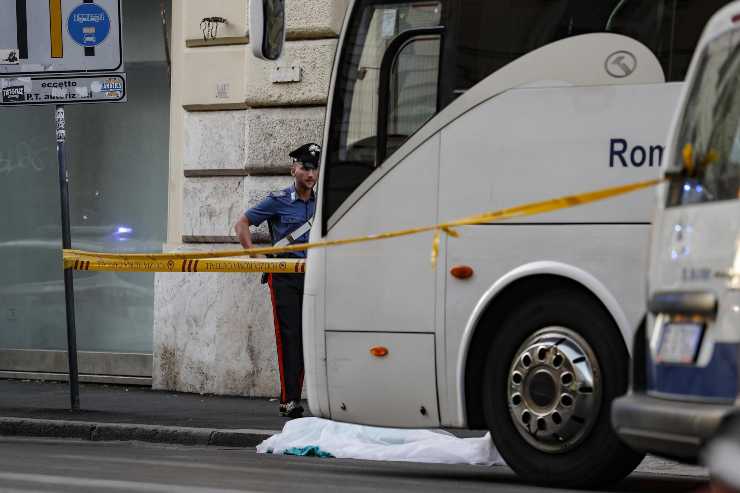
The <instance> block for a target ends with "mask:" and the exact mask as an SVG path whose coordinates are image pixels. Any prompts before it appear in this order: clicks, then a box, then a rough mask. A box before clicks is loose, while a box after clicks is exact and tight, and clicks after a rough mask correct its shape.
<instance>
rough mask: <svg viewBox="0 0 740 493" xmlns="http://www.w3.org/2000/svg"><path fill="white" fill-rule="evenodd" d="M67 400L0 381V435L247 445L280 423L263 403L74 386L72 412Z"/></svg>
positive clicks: (58, 392) (59, 391) (65, 395)
mask: <svg viewBox="0 0 740 493" xmlns="http://www.w3.org/2000/svg"><path fill="white" fill-rule="evenodd" d="M69 403H70V400H69V386H68V385H67V384H66V383H60V382H39V381H20V380H0V436H2V435H5V436H35V437H61V438H78V439H83V440H141V441H149V442H161V443H179V444H186V445H219V446H236V447H253V446H256V445H257V444H258V443H260V442H261V441H262V440H264V439H266V438H267V437H269V436H270V435H272V434H274V433H277V432H279V431H280V430H281V429H282V428H283V425H284V424H285V422H286V421H287V419H286V418H281V417H280V416H279V415H278V409H277V408H278V403H277V402H276V401H273V402H270V400H269V399H253V398H247V397H225V396H212V395H198V394H186V393H180V392H167V391H156V390H151V389H149V388H146V387H133V386H131V387H129V386H119V385H99V384H80V410H79V411H71V410H70V405H69ZM304 408H306V409H307V406H306V405H305V403H304Z"/></svg>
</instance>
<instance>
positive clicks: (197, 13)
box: [152, 0, 346, 396]
mask: <svg viewBox="0 0 740 493" xmlns="http://www.w3.org/2000/svg"><path fill="white" fill-rule="evenodd" d="M247 1H248V0H209V1H208V2H204V1H202V0H184V1H182V2H173V40H172V48H173V49H172V52H173V53H172V61H173V71H172V75H173V79H172V85H173V86H172V117H171V136H170V188H169V212H168V244H167V245H166V246H165V249H166V250H168V251H172V250H177V251H191V250H192V251H203V250H208V249H214V250H215V249H227V248H238V242H237V239H236V237H235V236H234V232H233V228H232V227H233V224H234V223H235V222H236V220H237V219H238V218H239V215H240V214H241V213H242V212H243V211H244V209H245V208H246V207H249V206H251V205H254V204H255V203H256V202H258V201H259V200H261V199H262V198H263V197H264V196H265V195H266V194H267V193H268V192H269V191H271V190H275V189H279V188H282V187H285V186H287V185H288V184H289V183H290V176H289V174H288V166H289V162H290V160H289V158H288V155H287V153H288V151H289V150H291V149H293V148H295V147H297V146H298V145H300V144H303V143H305V142H308V141H314V142H321V136H322V132H323V122H324V113H325V105H326V99H327V93H328V88H329V80H330V74H331V66H332V63H333V58H334V51H335V49H336V44H337V37H338V34H339V30H340V27H341V23H342V21H343V18H344V12H345V9H346V0H301V1H300V2H295V1H292V2H288V11H287V22H288V26H287V27H288V31H287V39H288V41H287V42H286V46H285V53H284V56H283V57H282V59H281V60H279V61H277V62H264V61H261V60H258V59H256V58H255V57H253V56H252V54H251V51H250V47H249V44H248V43H249V38H248V32H247V26H248V19H247V16H248V5H247ZM214 16H219V17H224V18H226V20H227V22H226V24H223V25H219V28H218V35H217V37H216V39H210V38H209V39H207V40H204V39H203V33H202V32H201V20H202V19H203V18H204V17H214ZM296 66H297V67H300V69H299V70H300V81H295V82H289V83H284V82H282V83H275V82H272V80H273V79H274V77H273V74H274V71H275V70H277V69H278V67H281V68H285V67H296ZM255 238H256V239H257V240H258V241H263V242H264V241H267V232H266V228H264V227H263V228H261V229H260V230H259V231H257V232H256V234H255ZM154 311H155V321H154V349H153V352H154V354H153V375H152V382H153V387H154V388H157V389H168V390H178V391H185V392H199V393H214V394H233V395H248V396H276V395H278V393H279V383H278V382H279V379H278V374H277V362H276V355H275V351H276V350H275V332H274V326H273V321H272V308H271V306H270V303H269V293H268V290H267V288H266V286H264V285H261V284H259V275H254V274H204V273H199V274H170V273H165V274H158V275H157V277H156V281H155V304H154Z"/></svg>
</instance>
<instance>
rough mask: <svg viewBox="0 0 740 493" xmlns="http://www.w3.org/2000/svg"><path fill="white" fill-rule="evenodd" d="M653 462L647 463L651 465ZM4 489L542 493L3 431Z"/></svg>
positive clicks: (353, 466)
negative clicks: (22, 435)
mask: <svg viewBox="0 0 740 493" xmlns="http://www.w3.org/2000/svg"><path fill="white" fill-rule="evenodd" d="M641 469H642V470H643V471H644V472H636V473H634V474H633V475H632V476H630V477H629V478H628V479H627V480H625V481H624V482H623V483H621V484H619V485H617V486H615V487H612V488H607V489H599V490H594V491H631V492H651V493H659V492H672V493H675V492H681V491H697V490H698V489H699V488H701V487H702V486H703V485H704V484H705V483H704V481H705V477H704V475H703V471H702V470H701V469H699V468H693V467H684V466H676V465H674V464H671V463H666V462H662V461H657V460H653V461H652V462H649V463H647V464H643V466H641ZM646 469H647V471H645V470H646ZM0 491H3V492H41V491H44V492H46V491H54V492H57V491H60V492H66V491H70V492H71V491H74V492H93V491H95V492H99V491H112V492H117V491H127V492H146V493H148V492H154V493H160V492H171V491H182V492H186V493H191V492H192V493H200V492H215V493H223V492H232V491H249V492H280V493H309V492H326V491H337V492H339V491H341V492H372V493H378V492H379V491H384V492H385V491H389V492H402V491H403V492H413V491H419V492H424V493H428V492H434V491H445V492H447V491H456V492H457V491H460V492H475V491H481V492H486V493H490V492H515V493H516V492H540V491H543V492H544V491H549V492H554V491H563V490H553V489H548V488H538V487H534V486H531V485H527V484H525V483H524V482H522V481H521V480H520V479H518V478H517V477H516V476H515V475H514V474H513V473H512V472H511V471H510V470H509V469H508V468H506V467H476V466H450V465H434V464H410V463H400V462H395V463H391V462H371V461H359V460H337V459H315V458H304V457H300V458H299V457H286V456H270V455H261V454H257V453H255V451H254V449H227V448H215V447H185V446H163V445H154V444H144V443H137V442H86V441H73V440H61V439H28V438H5V437H0Z"/></svg>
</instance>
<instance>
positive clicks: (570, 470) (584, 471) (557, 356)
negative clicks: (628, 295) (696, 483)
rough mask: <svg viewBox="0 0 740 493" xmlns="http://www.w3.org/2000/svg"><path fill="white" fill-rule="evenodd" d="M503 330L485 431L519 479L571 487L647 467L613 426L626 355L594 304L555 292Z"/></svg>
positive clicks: (493, 356)
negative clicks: (639, 467) (638, 466)
mask: <svg viewBox="0 0 740 493" xmlns="http://www.w3.org/2000/svg"><path fill="white" fill-rule="evenodd" d="M492 329H496V330H497V333H496V335H495V337H494V338H493V341H492V343H491V348H490V350H489V352H488V357H487V360H486V364H485V374H484V376H483V389H482V395H483V405H484V413H485V418H486V422H487V424H488V428H489V430H490V431H491V436H492V437H493V440H494V443H495V444H496V448H497V449H498V450H499V452H500V453H501V456H502V457H503V458H504V460H505V461H506V463H507V464H508V465H509V466H510V467H511V468H512V469H513V470H514V471H515V472H516V473H517V474H518V475H520V476H521V477H522V478H524V479H525V480H527V481H532V482H535V483H547V484H550V485H557V486H567V487H587V486H592V485H597V484H598V485H604V484H605V483H611V482H615V481H619V480H620V479H622V478H624V477H625V476H626V475H628V474H629V473H630V472H632V471H633V470H634V468H635V467H637V465H638V464H639V463H640V461H641V460H642V459H643V457H644V455H643V454H638V453H636V452H634V451H633V450H632V449H630V448H629V447H627V446H626V445H624V444H623V443H622V442H620V441H619V439H618V437H617V435H616V433H615V432H614V431H613V429H612V427H611V420H610V414H611V403H612V400H614V398H616V397H618V396H620V395H622V394H624V393H625V392H626V390H627V383H628V378H629V377H628V374H629V355H628V353H627V350H626V348H625V345H624V342H623V340H622V337H621V334H620V332H619V329H618V328H617V326H616V324H615V323H614V321H613V320H612V318H611V316H610V315H609V313H608V312H606V310H605V309H604V308H603V307H602V306H601V305H600V304H599V303H598V302H597V301H595V300H594V299H593V298H592V297H591V296H589V295H588V294H586V293H582V292H578V291H572V290H565V289H562V290H556V291H551V292H549V293H546V294H543V295H540V296H538V297H537V298H533V299H530V300H527V301H526V302H524V303H522V304H521V305H520V306H519V307H517V308H515V309H514V311H513V312H512V313H511V314H510V315H509V316H508V317H507V318H506V319H505V321H504V322H503V323H502V324H501V326H500V327H498V328H492Z"/></svg>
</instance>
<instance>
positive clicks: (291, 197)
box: [234, 143, 321, 418]
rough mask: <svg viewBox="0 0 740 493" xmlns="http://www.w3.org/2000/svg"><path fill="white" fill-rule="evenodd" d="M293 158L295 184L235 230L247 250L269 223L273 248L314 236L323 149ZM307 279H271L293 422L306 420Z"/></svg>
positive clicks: (301, 151)
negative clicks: (262, 226) (256, 228)
mask: <svg viewBox="0 0 740 493" xmlns="http://www.w3.org/2000/svg"><path fill="white" fill-rule="evenodd" d="M289 156H290V157H291V158H292V159H293V164H292V165H291V168H290V174H291V175H292V176H293V184H292V185H291V186H289V187H288V188H285V189H283V190H278V191H275V192H272V193H270V194H269V195H268V196H267V198H265V199H264V200H263V201H262V202H260V203H259V204H257V205H256V206H254V207H252V208H250V209H247V211H246V212H245V213H244V215H243V216H242V217H241V218H240V219H239V221H238V222H237V223H236V225H235V226H234V229H235V230H236V233H237V235H238V236H239V241H240V243H241V244H242V246H243V247H244V248H252V235H251V233H250V231H249V226H259V225H260V224H262V223H263V222H264V221H267V222H268V225H269V227H270V236H271V238H272V243H273V245H276V246H283V245H289V244H294V243H307V242H308V233H309V231H310V229H311V221H312V220H313V215H314V211H315V210H316V196H315V194H314V191H313V187H314V185H316V180H317V179H318V174H319V159H320V157H321V147H320V146H319V145H318V144H314V143H309V144H305V145H302V146H301V147H299V148H298V149H296V150H294V151H293V152H291V153H290V154H289ZM279 256H280V257H289V258H305V257H306V252H305V251H300V252H290V253H286V254H282V255H279ZM303 278H304V275H303V274H268V275H267V284H268V286H269V287H270V294H271V296H272V313H273V317H274V319H275V320H274V321H275V340H276V343H277V352H278V366H279V368H280V389H281V390H280V414H281V415H282V416H288V417H291V418H297V417H301V416H302V415H303V407H301V404H300V399H301V389H302V388H303V341H302V333H301V332H302V327H301V313H302V310H303Z"/></svg>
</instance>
